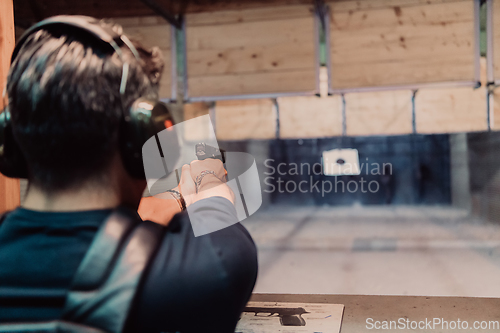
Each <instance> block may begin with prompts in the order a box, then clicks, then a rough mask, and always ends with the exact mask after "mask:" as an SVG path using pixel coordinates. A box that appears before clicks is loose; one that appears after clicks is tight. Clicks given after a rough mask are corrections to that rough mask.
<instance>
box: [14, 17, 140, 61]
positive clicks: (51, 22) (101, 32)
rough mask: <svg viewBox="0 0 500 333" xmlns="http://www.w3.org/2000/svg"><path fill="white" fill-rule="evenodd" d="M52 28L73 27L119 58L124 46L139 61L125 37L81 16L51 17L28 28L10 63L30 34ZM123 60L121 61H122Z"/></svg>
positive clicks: (92, 19)
mask: <svg viewBox="0 0 500 333" xmlns="http://www.w3.org/2000/svg"><path fill="white" fill-rule="evenodd" d="M49 27H50V28H53V27H60V28H64V27H66V28H67V27H73V28H76V29H78V30H80V31H82V32H85V33H87V34H89V35H91V36H93V37H94V38H95V39H96V40H100V41H102V42H104V43H106V44H108V45H109V46H111V47H112V48H113V50H114V51H115V52H116V53H118V55H119V56H120V57H122V52H121V49H120V46H121V45H123V44H125V45H126V46H127V47H128V48H129V49H130V51H131V52H132V54H133V55H134V57H135V58H136V59H137V60H138V61H139V60H140V57H139V52H137V50H136V48H135V47H134V45H132V43H130V41H129V40H128V38H127V37H126V36H122V35H120V34H117V33H116V32H115V31H114V30H113V29H111V27H110V26H108V25H104V24H102V21H100V20H97V19H96V18H93V17H90V16H83V15H71V16H68V15H59V16H53V17H50V18H48V19H45V20H43V21H40V22H38V23H37V24H35V25H33V26H32V27H30V28H29V29H28V30H26V32H25V33H24V34H23V35H22V36H21V38H20V39H19V41H18V42H17V44H16V47H15V48H14V51H13V52H12V57H11V63H13V62H14V60H15V59H16V57H17V55H18V53H19V51H20V50H21V47H22V46H23V44H24V42H25V41H26V39H27V38H28V36H30V35H31V34H33V33H35V32H36V31H38V30H42V29H45V28H49ZM122 60H123V59H122Z"/></svg>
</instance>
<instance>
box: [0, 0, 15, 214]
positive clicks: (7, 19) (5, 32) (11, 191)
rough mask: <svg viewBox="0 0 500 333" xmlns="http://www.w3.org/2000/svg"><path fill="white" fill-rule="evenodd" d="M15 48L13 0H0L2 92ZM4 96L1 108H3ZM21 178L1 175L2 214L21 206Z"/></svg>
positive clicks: (0, 103)
mask: <svg viewBox="0 0 500 333" xmlns="http://www.w3.org/2000/svg"><path fill="white" fill-rule="evenodd" d="M13 49H14V12H13V6H12V0H2V1H0V92H2V91H3V90H4V87H5V82H6V79H7V73H8V71H9V67H10V57H11V55H12V50H13ZM4 107H5V105H3V98H2V99H1V100H0V109H3V108H4ZM19 200H20V194H19V179H11V178H6V177H4V176H2V175H0V214H2V213H3V212H5V211H7V210H11V209H14V208H15V207H17V206H19Z"/></svg>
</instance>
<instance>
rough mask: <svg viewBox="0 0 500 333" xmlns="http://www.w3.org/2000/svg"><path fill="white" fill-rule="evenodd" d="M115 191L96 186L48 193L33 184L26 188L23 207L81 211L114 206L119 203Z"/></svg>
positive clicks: (39, 209)
mask: <svg viewBox="0 0 500 333" xmlns="http://www.w3.org/2000/svg"><path fill="white" fill-rule="evenodd" d="M120 201H121V200H120V197H119V194H118V193H116V191H113V190H111V189H103V188H97V187H94V188H92V187H90V186H89V187H87V188H85V189H80V190H67V191H61V192H57V193H55V194H48V193H46V192H44V191H42V190H40V189H39V188H37V187H35V186H31V187H30V188H29V189H28V193H27V195H26V199H25V200H24V203H23V205H22V207H23V208H26V209H31V210H37V211H47V212H49V211H51V212H63V211H66V212H68V211H83V210H96V209H108V208H115V207H117V206H118V205H120Z"/></svg>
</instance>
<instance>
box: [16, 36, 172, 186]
mask: <svg viewBox="0 0 500 333" xmlns="http://www.w3.org/2000/svg"><path fill="white" fill-rule="evenodd" d="M113 29H114V30H115V31H116V32H118V33H121V27H119V26H114V27H113ZM134 44H136V43H134ZM135 46H136V48H137V49H138V51H139V55H140V58H141V61H140V62H139V61H137V60H136V59H135V58H134V56H133V55H132V53H131V52H130V50H129V49H128V48H127V47H122V52H123V59H124V60H125V61H126V62H127V63H128V64H129V67H130V69H129V74H128V79H127V89H126V92H125V94H124V98H122V96H121V95H120V83H121V78H122V65H123V63H122V58H120V57H119V56H118V54H116V53H115V52H113V50H112V49H111V48H110V47H109V46H108V45H106V44H104V43H102V42H100V41H98V40H96V39H95V38H93V37H90V36H89V35H87V34H85V33H82V32H81V31H72V29H66V30H65V31H64V33H61V32H60V31H57V32H56V31H55V30H51V29H49V30H39V31H37V32H35V33H33V34H32V35H30V36H29V37H28V38H27V40H26V41H25V42H24V44H23V46H22V48H21V50H20V52H19V54H18V55H17V57H16V59H15V61H14V62H13V64H12V66H11V69H10V72H9V78H8V82H7V91H8V96H9V108H10V111H11V114H12V124H13V133H14V137H15V139H16V141H17V142H18V144H19V146H20V148H21V150H22V152H23V154H24V156H25V158H26V161H27V164H28V171H29V175H30V182H31V183H32V184H33V185H35V186H36V187H37V188H39V189H41V190H43V191H45V192H49V193H54V192H60V191H67V190H71V189H78V188H79V187H80V186H82V185H84V184H89V183H98V184H101V185H106V183H107V181H108V180H109V179H108V178H109V175H110V172H112V170H111V169H110V168H111V165H112V164H113V163H115V164H116V161H117V158H116V156H117V155H118V147H119V144H118V142H119V135H120V130H119V129H120V121H121V119H122V116H123V109H124V108H128V106H129V105H130V104H131V103H132V102H133V101H134V100H135V99H137V98H138V97H147V98H152V99H154V98H157V91H158V82H159V77H160V73H161V70H162V68H163V61H162V59H161V54H160V52H159V50H158V49H157V48H155V49H153V50H146V49H144V48H142V47H140V46H139V45H135Z"/></svg>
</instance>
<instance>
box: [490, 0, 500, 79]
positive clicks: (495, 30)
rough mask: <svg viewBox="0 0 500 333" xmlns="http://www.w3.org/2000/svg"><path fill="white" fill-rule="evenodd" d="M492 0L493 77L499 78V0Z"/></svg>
mask: <svg viewBox="0 0 500 333" xmlns="http://www.w3.org/2000/svg"><path fill="white" fill-rule="evenodd" d="M491 1H493V13H492V17H493V77H494V79H495V80H500V0H491Z"/></svg>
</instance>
